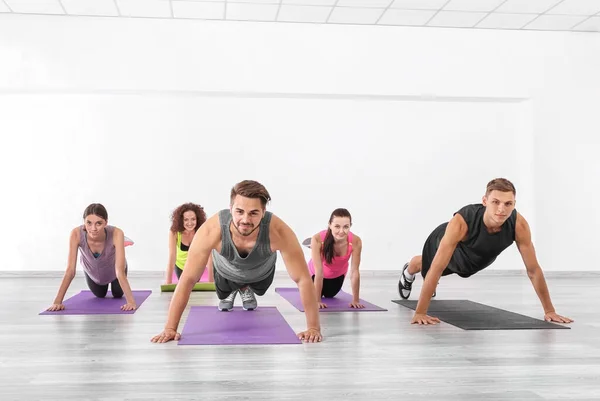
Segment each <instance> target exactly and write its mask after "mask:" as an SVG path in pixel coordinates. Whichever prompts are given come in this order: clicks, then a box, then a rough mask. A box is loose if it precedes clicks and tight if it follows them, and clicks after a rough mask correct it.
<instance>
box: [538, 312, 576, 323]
mask: <svg viewBox="0 0 600 401" xmlns="http://www.w3.org/2000/svg"><path fill="white" fill-rule="evenodd" d="M544 320H545V321H547V322H557V323H572V322H573V321H574V320H573V319H570V318H568V317H564V316H561V315H559V314H558V313H556V312H548V313H546V314H545V315H544Z"/></svg>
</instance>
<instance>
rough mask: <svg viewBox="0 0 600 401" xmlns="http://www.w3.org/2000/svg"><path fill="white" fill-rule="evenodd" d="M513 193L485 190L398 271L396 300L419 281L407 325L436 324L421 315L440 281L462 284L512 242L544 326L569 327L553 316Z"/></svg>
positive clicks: (496, 183) (493, 184) (501, 187)
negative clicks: (447, 279) (460, 280)
mask: <svg viewBox="0 0 600 401" xmlns="http://www.w3.org/2000/svg"><path fill="white" fill-rule="evenodd" d="M515 196H516V190H515V187H514V185H513V184H512V183H511V182H510V181H509V180H507V179H505V178H497V179H494V180H492V181H490V182H489V183H488V184H487V188H486V193H485V196H484V197H483V199H482V200H483V202H482V203H481V204H471V205H466V206H464V207H463V208H461V209H460V210H458V211H457V212H456V213H454V217H453V218H452V219H451V220H450V221H449V222H447V223H443V224H440V225H439V226H438V227H437V228H436V229H435V230H433V232H432V233H431V234H430V235H429V237H428V238H427V240H426V241H425V245H424V246H423V253H422V255H418V256H415V257H413V258H412V259H411V260H410V262H408V263H406V264H405V265H404V267H403V269H402V274H401V275H400V280H399V282H398V291H399V293H400V296H401V297H402V298H404V299H407V298H408V297H409V296H410V292H411V289H412V284H413V281H414V279H415V275H416V274H417V273H418V272H421V275H422V276H423V278H424V282H423V288H422V289H421V296H420V298H419V301H418V303H417V307H416V309H415V313H414V316H413V318H412V320H411V323H416V324H436V323H439V321H440V320H439V319H438V318H436V317H431V316H428V315H427V309H428V307H429V303H430V301H431V298H432V297H433V296H435V289H436V287H437V284H438V281H439V279H440V277H441V276H446V275H449V274H457V275H459V276H460V277H463V278H466V277H470V276H472V275H473V274H476V273H477V272H479V271H481V270H483V269H485V268H486V267H488V266H489V265H491V264H492V263H493V262H494V261H495V260H496V258H497V257H498V255H500V253H502V252H503V251H504V250H505V249H506V248H508V247H509V246H511V245H512V243H513V242H516V244H517V247H518V249H519V252H520V253H521V256H522V258H523V261H524V263H525V267H526V269H527V275H528V276H529V278H530V280H531V283H532V284H533V287H534V289H535V292H536V293H537V294H538V297H539V298H540V301H541V303H542V307H543V308H544V319H545V320H547V321H549V322H558V323H570V322H572V321H573V320H571V319H569V318H567V317H564V316H560V315H558V314H557V313H556V311H555V310H554V306H553V305H552V301H551V300H550V293H549V291H548V286H547V284H546V280H545V278H544V273H543V272H542V269H541V267H540V265H539V263H538V261H537V257H536V254H535V249H534V247H533V243H532V242H531V232H530V230H529V225H528V223H527V221H526V220H525V218H524V217H523V216H522V215H521V214H519V213H518V212H517V211H516V209H515V203H516V201H515Z"/></svg>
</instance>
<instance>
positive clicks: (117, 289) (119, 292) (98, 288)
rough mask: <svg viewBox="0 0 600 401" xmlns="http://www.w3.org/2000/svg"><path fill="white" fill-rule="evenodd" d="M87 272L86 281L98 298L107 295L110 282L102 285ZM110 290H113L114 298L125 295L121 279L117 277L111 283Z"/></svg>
mask: <svg viewBox="0 0 600 401" xmlns="http://www.w3.org/2000/svg"><path fill="white" fill-rule="evenodd" d="M83 274H85V281H86V282H87V285H88V288H89V289H90V290H91V291H92V293H93V294H94V295H95V296H97V297H98V298H104V297H106V293H107V292H108V284H104V285H100V284H96V282H95V281H94V280H92V279H91V278H90V276H88V275H87V273H86V272H83ZM125 274H127V268H125ZM110 292H112V296H113V298H122V297H123V289H122V288H121V284H119V279H118V278H116V279H114V280H113V281H112V282H111V283H110Z"/></svg>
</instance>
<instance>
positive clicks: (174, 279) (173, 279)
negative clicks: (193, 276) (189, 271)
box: [171, 269, 208, 284]
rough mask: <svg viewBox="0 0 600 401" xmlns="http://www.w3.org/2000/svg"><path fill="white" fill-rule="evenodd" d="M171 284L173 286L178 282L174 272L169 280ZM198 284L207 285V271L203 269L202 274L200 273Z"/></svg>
mask: <svg viewBox="0 0 600 401" xmlns="http://www.w3.org/2000/svg"><path fill="white" fill-rule="evenodd" d="M182 274H183V273H182ZM171 282H172V283H173V284H177V283H178V282H179V279H178V278H177V274H175V271H173V276H172V278H171ZM198 282H199V283H208V269H204V273H202V277H200V281H198Z"/></svg>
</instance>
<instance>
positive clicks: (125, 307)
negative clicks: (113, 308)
mask: <svg viewBox="0 0 600 401" xmlns="http://www.w3.org/2000/svg"><path fill="white" fill-rule="evenodd" d="M135 308H137V305H136V304H135V303H129V302H127V303H126V304H125V305H122V306H121V310H134V309H135Z"/></svg>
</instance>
